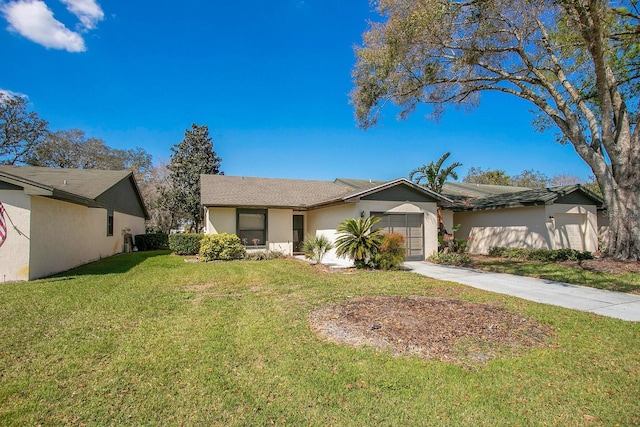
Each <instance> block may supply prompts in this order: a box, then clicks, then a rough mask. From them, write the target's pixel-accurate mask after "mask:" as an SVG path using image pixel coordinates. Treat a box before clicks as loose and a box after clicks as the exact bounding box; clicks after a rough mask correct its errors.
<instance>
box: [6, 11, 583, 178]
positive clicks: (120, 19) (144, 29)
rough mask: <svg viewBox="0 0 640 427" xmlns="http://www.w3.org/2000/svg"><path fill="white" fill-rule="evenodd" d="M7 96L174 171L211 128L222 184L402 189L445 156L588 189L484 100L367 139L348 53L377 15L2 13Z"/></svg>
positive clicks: (418, 115) (544, 143)
mask: <svg viewBox="0 0 640 427" xmlns="http://www.w3.org/2000/svg"><path fill="white" fill-rule="evenodd" d="M0 10H1V13H0V25H1V27H0V55H1V56H2V58H4V61H3V62H4V65H3V66H2V67H0V90H4V91H9V92H11V93H15V94H20V95H24V96H27V97H28V100H29V101H30V102H31V107H32V109H33V110H34V111H37V112H38V113H39V114H40V116H41V117H42V118H44V119H45V120H47V121H49V123H50V127H51V129H53V130H60V129H70V128H78V129H82V130H84V131H85V132H86V134H87V136H90V137H98V138H102V139H104V141H105V142H106V143H107V144H108V145H109V146H112V147H115V148H133V147H137V146H139V147H142V148H144V149H145V150H147V151H148V152H149V153H150V154H152V155H153V157H154V160H155V161H159V160H164V161H168V160H169V157H170V154H171V151H170V148H171V146H173V145H174V144H176V143H178V142H180V141H181V140H182V138H183V136H184V131H185V129H187V128H189V127H190V126H191V124H192V123H197V124H200V125H207V126H208V127H209V132H210V136H211V137H212V138H213V141H214V149H215V151H216V152H217V154H218V155H219V156H221V157H222V167H221V169H222V170H223V171H224V172H225V173H226V174H227V175H245V176H263V177H282V178H303V179H327V180H331V179H333V178H335V177H352V178H364V179H393V178H397V177H401V176H407V174H408V173H409V172H410V171H411V170H412V169H413V168H415V167H418V166H420V165H421V164H425V163H428V162H429V161H432V160H437V159H438V158H439V157H440V156H441V155H442V154H443V153H445V152H446V151H450V152H451V153H452V155H451V157H450V159H451V160H452V161H460V162H462V163H463V167H462V168H460V169H458V171H459V174H460V178H462V177H463V176H464V175H465V174H466V171H467V169H468V168H469V167H481V168H483V169H503V170H505V171H506V172H507V173H508V174H518V173H520V172H521V171H523V170H525V169H534V170H538V171H541V172H543V173H545V174H546V175H548V176H550V177H551V176H554V175H557V174H561V173H564V174H570V175H576V176H578V177H580V178H582V179H584V180H588V179H589V177H590V175H591V173H590V171H589V169H588V167H587V166H586V165H585V164H584V163H583V162H582V160H580V159H579V157H578V156H577V154H576V153H575V152H574V151H573V148H572V147H571V146H562V145H559V144H558V143H556V142H555V140H554V135H553V133H552V132H549V133H545V134H540V133H536V132H534V130H533V127H532V126H531V121H532V119H533V117H534V116H533V115H532V114H531V113H530V112H529V110H530V109H531V107H530V106H529V105H528V104H526V103H525V102H524V101H519V100H517V99H513V98H510V97H508V96H506V95H497V94H484V95H483V97H482V101H481V106H480V107H479V108H476V109H474V110H472V111H471V112H463V111H456V110H455V109H451V110H449V111H447V113H446V114H445V116H444V117H443V118H442V120H441V121H440V122H439V123H433V122H430V121H428V120H426V119H425V117H424V116H425V114H426V113H427V112H428V111H427V110H426V109H425V110H418V111H416V112H415V113H414V114H413V115H412V116H411V117H410V118H409V119H408V120H406V121H398V120H397V119H396V117H395V114H394V112H393V111H391V110H389V111H386V112H385V115H384V117H383V119H382V120H381V122H380V123H379V124H378V126H376V127H375V128H373V129H369V130H367V131H363V130H360V129H358V128H357V124H356V122H355V119H354V114H353V108H352V106H351V105H349V96H348V95H349V92H350V91H351V89H352V81H351V70H352V68H353V65H354V62H355V58H354V53H353V47H354V46H355V45H356V44H359V43H360V41H361V35H362V33H363V32H364V31H365V30H366V29H367V20H369V19H373V20H376V19H379V18H378V16H377V15H376V14H375V13H374V11H372V9H371V7H370V5H369V1H368V0H349V1H339V0H278V1H271V2H264V1H254V0H245V1H234V2H229V1H224V2H223V1H218V0H208V1H207V0H203V1H195V0H194V1H189V0H187V1H184V2H168V1H153V2H151V1H147V0H138V1H130V2H124V1H112V2H106V1H101V2H96V1H95V0H44V1H42V0H4V1H3V0H0Z"/></svg>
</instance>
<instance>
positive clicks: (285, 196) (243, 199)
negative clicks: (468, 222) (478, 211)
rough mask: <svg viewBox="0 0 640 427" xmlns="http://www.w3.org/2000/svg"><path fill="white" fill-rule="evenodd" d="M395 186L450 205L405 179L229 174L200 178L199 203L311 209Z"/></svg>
mask: <svg viewBox="0 0 640 427" xmlns="http://www.w3.org/2000/svg"><path fill="white" fill-rule="evenodd" d="M396 185H408V186H411V187H413V188H415V189H417V190H419V191H422V192H424V193H426V194H428V195H429V197H431V198H434V199H436V200H444V201H447V202H450V200H448V199H446V198H444V197H442V196H440V195H438V194H435V193H433V192H431V191H430V190H427V189H424V188H421V187H419V186H416V185H415V184H413V183H411V182H409V181H407V180H406V179H404V178H399V179H395V180H392V181H366V180H351V179H350V180H346V179H336V180H335V181H334V182H329V181H312V180H300V179H280V178H252V177H241V176H228V175H201V202H202V204H203V205H204V206H234V207H236V206H237V207H274V208H275V207H281V208H311V207H318V206H321V205H324V204H330V203H338V202H343V201H344V202H348V201H355V200H357V199H358V198H360V197H364V196H367V195H369V194H371V193H375V192H377V191H380V190H384V189H387V188H390V187H393V186H396Z"/></svg>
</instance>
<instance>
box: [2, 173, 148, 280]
mask: <svg viewBox="0 0 640 427" xmlns="http://www.w3.org/2000/svg"><path fill="white" fill-rule="evenodd" d="M0 202H2V204H3V206H4V208H5V210H6V214H5V221H6V224H7V229H8V236H7V240H6V241H5V243H4V244H3V245H2V246H1V247H0V282H4V281H16V280H32V279H36V278H40V277H44V276H48V275H51V274H54V273H58V272H61V271H65V270H68V269H70V268H73V267H76V266H79V265H82V264H85V263H88V262H91V261H94V260H97V259H100V258H104V257H108V256H111V255H114V254H117V253H120V252H123V251H124V250H125V249H131V247H130V245H125V243H129V242H126V240H125V235H136V234H142V233H144V232H145V219H146V218H148V215H147V211H146V208H145V206H144V203H143V201H142V197H141V196H140V192H139V190H138V186H137V184H136V182H135V179H134V177H133V175H132V174H131V172H128V171H104V170H95V169H52V168H41V167H17V166H0ZM127 237H128V236H127ZM126 246H127V247H126Z"/></svg>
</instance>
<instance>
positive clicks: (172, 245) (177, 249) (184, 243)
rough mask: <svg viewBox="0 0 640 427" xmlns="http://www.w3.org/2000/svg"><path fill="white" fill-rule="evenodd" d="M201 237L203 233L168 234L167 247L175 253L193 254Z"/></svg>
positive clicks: (197, 248)
mask: <svg viewBox="0 0 640 427" xmlns="http://www.w3.org/2000/svg"><path fill="white" fill-rule="evenodd" d="M203 237H204V235H203V234H170V235H169V249H171V250H172V251H173V253H175V254H176V255H195V254H197V253H198V251H200V241H201V240H202V238H203Z"/></svg>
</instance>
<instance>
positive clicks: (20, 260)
mask: <svg viewBox="0 0 640 427" xmlns="http://www.w3.org/2000/svg"><path fill="white" fill-rule="evenodd" d="M0 202H2V204H3V206H4V208H5V209H6V211H7V214H6V215H5V222H6V224H7V240H6V241H5V242H4V244H3V245H2V246H1V247H0V283H3V282H9V281H18V280H29V239H30V237H31V197H30V196H27V195H26V194H24V192H23V191H22V190H0ZM9 218H10V219H11V221H13V225H12V224H11V221H9ZM14 225H15V227H16V228H14V227H13V226H14Z"/></svg>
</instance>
